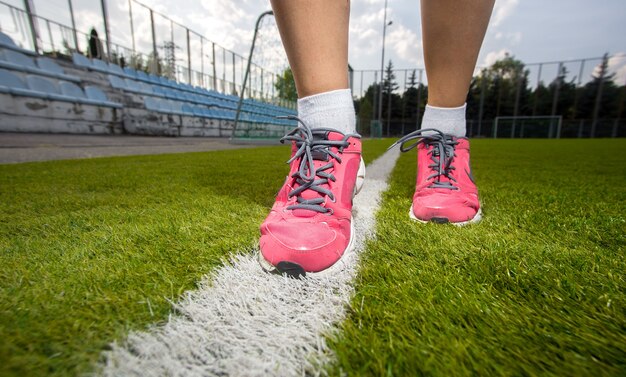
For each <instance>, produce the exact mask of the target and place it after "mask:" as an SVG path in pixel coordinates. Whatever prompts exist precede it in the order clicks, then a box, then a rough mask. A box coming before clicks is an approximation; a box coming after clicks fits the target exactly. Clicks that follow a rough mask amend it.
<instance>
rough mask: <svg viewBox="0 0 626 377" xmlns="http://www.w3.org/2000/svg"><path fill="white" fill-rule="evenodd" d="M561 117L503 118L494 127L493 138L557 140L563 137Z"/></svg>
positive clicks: (497, 120) (496, 121)
mask: <svg viewBox="0 0 626 377" xmlns="http://www.w3.org/2000/svg"><path fill="white" fill-rule="evenodd" d="M562 123H563V117H562V116H561V115H539V116H501V117H496V118H495V120H494V125H493V138H494V139H495V138H548V139H550V138H556V139H559V138H560V137H561V125H562Z"/></svg>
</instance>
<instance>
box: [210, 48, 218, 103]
mask: <svg viewBox="0 0 626 377" xmlns="http://www.w3.org/2000/svg"><path fill="white" fill-rule="evenodd" d="M211 44H212V45H213V55H212V58H211V64H212V65H213V90H215V91H216V92H217V68H216V67H215V42H211Z"/></svg>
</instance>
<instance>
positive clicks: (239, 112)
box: [230, 10, 274, 140]
mask: <svg viewBox="0 0 626 377" xmlns="http://www.w3.org/2000/svg"><path fill="white" fill-rule="evenodd" d="M273 14H274V12H273V11H271V10H268V11H266V12H263V13H261V15H260V16H259V18H257V20H256V25H255V26H254V36H253V37H252V46H250V54H249V55H248V64H247V66H246V73H245V75H244V76H243V82H242V83H241V94H239V103H238V104H237V113H236V114H235V124H234V125H233V132H232V134H231V135H230V139H231V140H232V139H233V138H234V137H235V132H236V131H237V125H238V124H239V116H240V114H241V107H242V106H243V96H244V94H245V92H246V82H247V81H248V75H249V74H250V65H251V63H252V53H253V52H254V44H255V43H256V35H257V33H258V32H259V25H261V20H262V19H263V17H265V16H271V15H273Z"/></svg>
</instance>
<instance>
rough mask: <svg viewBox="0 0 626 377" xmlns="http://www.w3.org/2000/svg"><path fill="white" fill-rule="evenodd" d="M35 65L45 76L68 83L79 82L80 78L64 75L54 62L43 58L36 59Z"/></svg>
mask: <svg viewBox="0 0 626 377" xmlns="http://www.w3.org/2000/svg"><path fill="white" fill-rule="evenodd" d="M37 65H38V66H39V68H40V69H41V70H42V71H44V72H45V73H46V75H47V76H52V77H56V78H60V79H63V80H68V81H74V82H80V77H78V76H73V75H68V74H66V73H65V71H64V70H63V68H61V66H59V65H58V64H57V63H56V62H55V61H54V60H52V59H50V58H47V57H45V56H41V57H39V58H37Z"/></svg>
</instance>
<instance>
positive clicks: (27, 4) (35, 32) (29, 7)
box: [24, 0, 40, 54]
mask: <svg viewBox="0 0 626 377" xmlns="http://www.w3.org/2000/svg"><path fill="white" fill-rule="evenodd" d="M24 9H26V13H27V14H28V25H29V26H30V36H31V37H32V39H33V49H34V50H35V52H36V53H37V54H39V51H40V49H39V29H38V28H37V22H36V20H35V14H34V12H35V6H34V5H33V0H24Z"/></svg>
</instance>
